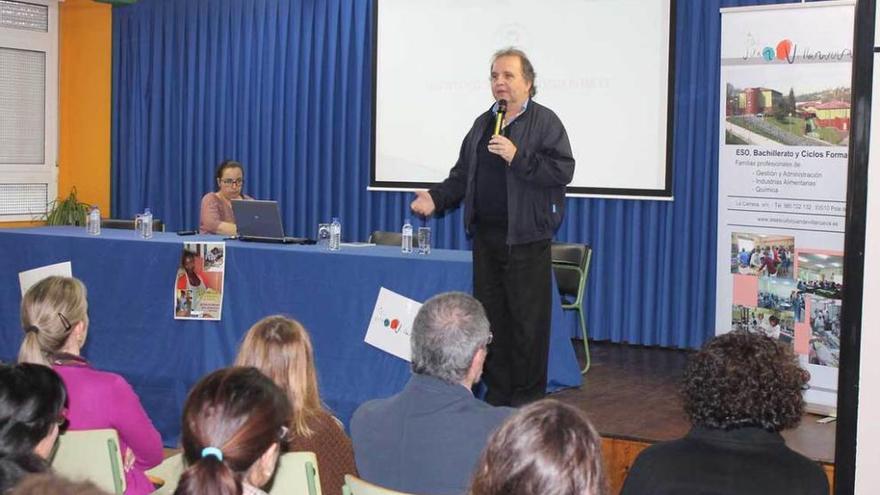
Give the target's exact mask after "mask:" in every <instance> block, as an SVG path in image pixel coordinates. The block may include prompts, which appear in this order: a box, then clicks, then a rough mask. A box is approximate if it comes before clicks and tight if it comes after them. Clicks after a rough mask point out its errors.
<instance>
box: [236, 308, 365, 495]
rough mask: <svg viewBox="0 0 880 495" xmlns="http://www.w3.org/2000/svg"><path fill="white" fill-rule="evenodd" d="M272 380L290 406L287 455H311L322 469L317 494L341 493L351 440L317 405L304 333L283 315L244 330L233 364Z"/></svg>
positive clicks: (351, 469)
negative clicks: (260, 372) (291, 452)
mask: <svg viewBox="0 0 880 495" xmlns="http://www.w3.org/2000/svg"><path fill="white" fill-rule="evenodd" d="M235 364H236V365H238V366H253V367H255V368H257V369H258V370H260V371H262V372H263V373H264V374H265V375H266V376H268V377H269V378H271V379H272V381H274V382H275V383H276V384H277V385H278V386H279V387H281V389H282V390H284V392H285V393H286V394H287V396H288V398H289V399H290V402H291V404H292V405H293V417H292V421H291V424H290V425H289V426H290V438H289V446H288V447H289V448H288V449H287V450H290V451H297V452H301V451H305V452H314V453H315V455H316V456H317V457H318V465H319V466H320V467H321V492H322V493H340V491H341V490H342V485H343V484H344V482H345V479H344V478H345V475H346V474H354V475H357V469H356V468H355V463H354V450H352V446H351V440H350V439H349V438H348V436H347V435H346V434H345V431H344V430H343V429H342V424H341V423H340V422H339V420H338V419H336V418H335V417H333V416H332V415H331V414H330V412H329V411H327V409H326V408H324V406H323V405H322V404H321V397H320V396H319V395H318V380H317V372H316V371H315V360H314V357H313V355H312V343H311V340H310V339H309V334H308V332H306V330H305V328H303V326H302V325H301V324H300V323H299V322H298V321H296V320H293V319H290V318H286V317H284V316H269V317H266V318H263V319H262V320H260V321H258V322H257V323H256V324H255V325H254V326H252V327H251V328H250V330H248V333H247V335H245V337H244V342H243V343H242V344H241V349H239V351H238V357H237V358H236V360H235Z"/></svg>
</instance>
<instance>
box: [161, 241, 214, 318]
mask: <svg viewBox="0 0 880 495" xmlns="http://www.w3.org/2000/svg"><path fill="white" fill-rule="evenodd" d="M225 266H226V244H225V243H223V242H186V243H184V244H183V249H182V251H181V253H180V262H179V264H178V266H177V272H176V275H175V277H174V318H175V319H178V320H220V316H221V315H222V313H223V274H224V269H225Z"/></svg>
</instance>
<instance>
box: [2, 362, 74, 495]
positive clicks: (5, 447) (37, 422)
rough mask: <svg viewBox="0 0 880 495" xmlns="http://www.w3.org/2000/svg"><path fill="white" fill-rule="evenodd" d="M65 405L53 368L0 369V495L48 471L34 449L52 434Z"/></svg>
mask: <svg viewBox="0 0 880 495" xmlns="http://www.w3.org/2000/svg"><path fill="white" fill-rule="evenodd" d="M66 401H67V389H66V388H64V383H63V382H62V381H61V378H60V377H59V376H58V374H57V373H55V371H53V370H52V368H49V367H46V366H43V365H40V364H32V363H22V364H14V365H0V493H5V492H6V490H8V489H9V488H11V487H13V486H15V484H16V483H18V481H19V480H20V479H21V478H22V477H24V476H25V475H26V474H29V473H39V472H43V471H45V470H46V469H47V466H46V461H45V460H43V459H42V458H40V457H39V456H38V455H37V454H36V453H34V448H35V447H36V446H37V444H39V443H40V441H41V440H43V439H44V438H46V436H48V435H49V434H50V433H51V432H52V428H54V427H55V425H56V423H57V422H58V419H59V418H60V417H61V413H62V411H63V410H64V404H65V402H66Z"/></svg>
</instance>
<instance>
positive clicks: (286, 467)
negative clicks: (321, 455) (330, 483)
mask: <svg viewBox="0 0 880 495" xmlns="http://www.w3.org/2000/svg"><path fill="white" fill-rule="evenodd" d="M292 493H296V494H302V495H321V477H320V476H319V475H318V458H317V457H316V456H315V453H314V452H288V453H286V454H283V455H282V456H281V457H280V458H279V459H278V469H276V470H275V477H274V481H273V482H272V488H271V489H270V490H269V495H289V494H292Z"/></svg>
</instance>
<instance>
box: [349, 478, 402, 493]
mask: <svg viewBox="0 0 880 495" xmlns="http://www.w3.org/2000/svg"><path fill="white" fill-rule="evenodd" d="M342 493H343V494H344V495H412V494H409V493H404V492H398V491H395V490H391V489H389V488H382V487H381V486H379V485H374V484H372V483H370V482H369V481H364V480H362V479H360V478H358V477H357V476H354V475H351V474H346V475H345V485H344V486H343V487H342Z"/></svg>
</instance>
